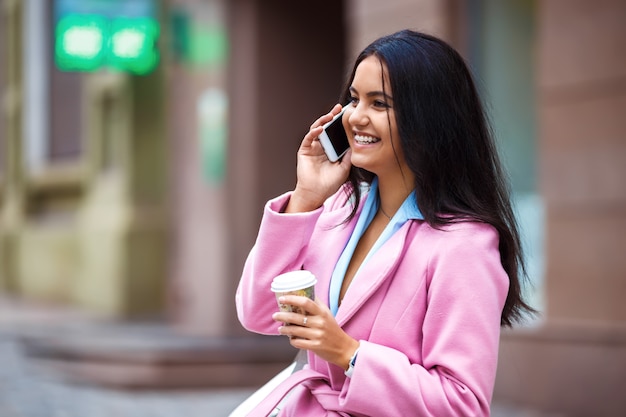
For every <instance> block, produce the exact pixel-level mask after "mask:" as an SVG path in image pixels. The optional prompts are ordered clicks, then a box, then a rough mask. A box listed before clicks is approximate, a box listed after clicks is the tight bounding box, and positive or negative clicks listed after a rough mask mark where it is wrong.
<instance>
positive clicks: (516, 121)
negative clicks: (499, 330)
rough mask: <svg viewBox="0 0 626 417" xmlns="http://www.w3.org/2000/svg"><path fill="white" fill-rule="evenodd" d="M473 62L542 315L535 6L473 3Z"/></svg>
mask: <svg viewBox="0 0 626 417" xmlns="http://www.w3.org/2000/svg"><path fill="white" fill-rule="evenodd" d="M468 5H469V8H468V12H469V28H470V29H469V32H470V33H469V39H470V43H469V61H470V64H471V65H472V67H473V69H474V72H475V74H476V75H477V78H478V82H479V86H480V85H481V84H482V87H484V90H483V91H484V99H485V102H486V107H487V111H488V112H489V115H490V117H491V121H492V124H493V128H494V131H495V134H496V140H497V142H498V146H499V149H500V151H501V156H502V160H503V163H504V165H505V168H506V169H507V171H508V173H509V175H510V177H511V182H512V188H513V197H514V203H515V209H516V212H517V215H518V221H519V223H520V229H521V230H520V231H521V235H522V240H523V242H522V244H523V247H524V250H525V252H526V263H527V267H528V275H529V278H530V280H531V284H532V287H531V288H529V294H528V299H529V301H530V303H531V304H532V305H533V307H535V308H537V309H539V310H543V275H544V271H543V264H544V261H543V257H544V253H543V246H544V245H543V239H544V213H543V204H542V200H541V197H540V196H539V194H538V192H537V175H536V172H537V170H536V155H535V154H536V124H537V122H536V117H535V97H534V91H535V80H534V68H535V65H534V58H535V57H534V55H533V51H534V32H535V28H534V25H535V18H534V16H535V2H534V1H532V0H515V1H505V2H502V1H499V0H471V1H469V2H468Z"/></svg>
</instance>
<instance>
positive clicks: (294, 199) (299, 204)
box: [284, 190, 324, 213]
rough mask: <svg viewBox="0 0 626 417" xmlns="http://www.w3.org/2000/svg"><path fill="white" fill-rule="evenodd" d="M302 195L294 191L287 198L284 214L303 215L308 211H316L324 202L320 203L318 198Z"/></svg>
mask: <svg viewBox="0 0 626 417" xmlns="http://www.w3.org/2000/svg"><path fill="white" fill-rule="evenodd" d="M303 194H304V193H301V192H298V190H294V192H293V193H292V194H291V197H290V198H289V202H288V203H287V207H285V211H284V212H285V213H304V212H308V211H313V210H317V209H318V208H320V207H322V204H324V201H320V199H319V197H316V196H310V195H306V196H305V195H303Z"/></svg>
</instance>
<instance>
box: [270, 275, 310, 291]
mask: <svg viewBox="0 0 626 417" xmlns="http://www.w3.org/2000/svg"><path fill="white" fill-rule="evenodd" d="M315 284H317V278H315V275H313V273H312V272H310V271H303V270H299V271H291V272H286V273H284V274H281V275H279V276H277V277H275V278H274V280H273V281H272V287H271V288H272V291H274V292H288V291H297V290H301V289H304V288H308V287H310V286H312V285H315Z"/></svg>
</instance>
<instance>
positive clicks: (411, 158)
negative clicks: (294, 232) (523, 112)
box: [340, 29, 535, 327]
mask: <svg viewBox="0 0 626 417" xmlns="http://www.w3.org/2000/svg"><path fill="white" fill-rule="evenodd" d="M370 56H375V57H376V58H378V59H379V60H380V62H381V66H384V67H385V68H386V71H387V75H388V80H389V85H390V87H391V93H392V96H393V103H394V104H393V109H394V114H395V117H396V123H397V126H398V134H399V136H400V143H401V146H402V149H403V151H404V157H405V159H406V162H407V164H408V167H409V169H410V170H411V171H412V172H413V174H414V176H415V184H414V188H415V190H416V198H417V205H418V207H419V209H420V211H421V212H422V214H423V216H424V219H425V221H426V222H427V223H428V224H430V225H431V226H432V227H435V228H441V227H443V226H445V225H447V224H450V223H453V222H458V221H480V222H485V223H488V224H490V225H492V226H493V227H494V228H495V229H496V230H497V231H498V233H499V237H500V239H499V249H500V258H501V262H502V266H503V267H504V269H505V271H506V272H507V274H508V276H509V281H510V284H509V292H508V295H507V299H506V302H505V305H504V309H503V311H502V317H501V324H502V325H503V326H506V327H510V326H512V325H513V324H514V323H515V322H519V321H521V319H522V318H523V317H524V316H525V314H526V313H535V310H534V309H533V308H532V307H530V306H529V305H528V304H527V303H526V302H525V301H524V300H523V297H522V289H521V279H522V278H524V277H525V276H526V268H525V265H524V258H523V254H522V246H521V241H520V236H519V230H518V226H517V222H516V219H515V215H514V212H513V209H512V206H511V202H510V190H509V186H508V178H507V177H506V175H505V173H504V170H503V168H502V165H501V162H500V159H499V156H498V152H497V149H496V145H495V142H494V138H493V133H492V130H491V128H490V125H489V121H488V117H487V115H486V112H485V111H484V106H483V103H482V101H481V98H480V96H479V93H478V90H477V88H476V84H475V82H474V79H473V77H472V74H471V72H470V70H469V68H468V66H467V65H466V63H465V61H464V59H463V58H462V57H461V55H460V54H459V53H458V52H457V51H456V50H455V49H454V48H452V47H451V46H450V45H449V44H447V43H446V42H444V41H443V40H441V39H438V38H436V37H434V36H431V35H428V34H425V33H421V32H417V31H412V30H408V29H407V30H401V31H399V32H396V33H393V34H390V35H388V36H384V37H381V38H379V39H377V40H375V41H374V42H372V43H371V44H370V45H368V46H367V47H366V48H365V49H364V50H363V51H362V52H361V53H360V54H359V55H358V57H357V59H356V61H355V63H354V66H353V68H352V71H351V73H350V75H349V77H348V80H347V83H346V85H345V86H344V88H343V90H342V94H341V97H340V100H341V102H342V103H347V102H349V100H350V92H349V87H350V85H351V84H352V82H353V80H354V75H355V72H356V68H357V67H358V65H359V64H360V63H361V61H363V60H364V59H365V58H367V57H370ZM383 85H384V82H383ZM373 178H374V174H373V173H371V172H369V171H367V170H364V169H361V168H358V167H354V166H353V167H352V169H351V172H350V175H349V178H348V182H349V183H350V186H348V187H347V190H348V193H349V197H350V199H351V200H352V201H359V199H360V197H361V187H360V185H361V184H362V183H370V184H371V181H372V180H373ZM355 213H356V206H355V207H353V212H352V214H351V215H350V218H351V217H353V216H354V215H355Z"/></svg>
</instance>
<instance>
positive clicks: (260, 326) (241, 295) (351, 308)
mask: <svg viewBox="0 0 626 417" xmlns="http://www.w3.org/2000/svg"><path fill="white" fill-rule="evenodd" d="M340 102H341V103H343V104H347V106H346V108H345V111H344V113H343V116H342V122H343V127H344V129H345V131H346V135H347V138H348V141H349V144H350V150H348V151H347V153H346V154H345V155H344V157H343V158H342V159H341V160H339V161H337V162H331V161H330V160H329V159H328V158H326V156H325V154H324V151H323V149H322V146H321V144H320V142H319V141H318V140H317V138H318V136H319V135H320V134H321V132H322V130H323V129H322V126H323V125H324V124H325V123H327V122H329V121H330V120H331V119H332V118H333V117H335V116H336V115H338V114H339V112H340V111H341V109H342V106H341V105H340V104H337V105H335V106H334V107H333V109H332V110H331V111H330V112H329V113H327V114H325V115H323V116H321V117H319V118H318V119H317V120H316V121H315V122H314V123H313V124H312V125H311V127H310V130H309V132H308V133H307V134H306V135H305V136H304V138H303V140H302V142H301V145H300V149H299V151H298V160H297V162H298V163H297V183H296V186H295V188H294V189H293V190H292V191H288V192H286V193H284V194H283V195H280V196H278V197H276V198H274V199H272V200H270V201H268V202H267V204H266V206H265V211H264V214H263V218H262V220H261V227H260V230H259V234H258V237H257V241H256V243H255V245H254V247H253V248H252V250H251V252H250V253H249V255H248V259H247V260H246V263H245V265H244V269H243V274H242V277H241V280H240V282H239V287H238V290H237V298H236V304H237V312H238V317H239V320H240V322H241V323H242V324H243V326H244V327H245V328H246V329H248V330H250V331H253V332H257V333H262V334H274V335H286V336H289V338H288V340H289V343H290V344H291V345H292V346H293V347H295V348H298V349H301V350H304V351H307V352H308V367H307V368H306V369H304V370H301V371H298V372H295V373H294V374H293V375H292V376H291V377H290V378H288V379H287V381H286V382H285V383H283V384H282V385H281V386H279V388H277V389H276V390H275V391H273V392H272V393H271V394H270V395H269V397H268V398H267V401H265V402H263V403H262V404H261V405H260V406H259V407H257V408H256V409H255V410H253V411H252V412H251V413H250V414H248V415H249V416H266V415H268V413H270V412H271V411H272V409H273V408H274V407H275V405H276V403H277V402H278V401H279V400H280V399H281V398H282V397H283V396H284V395H285V394H286V392H288V391H289V390H290V389H291V388H293V387H296V388H293V391H291V394H290V395H289V397H287V398H286V400H285V402H284V404H282V405H281V408H280V410H276V409H275V410H274V414H277V415H279V416H282V415H297V416H299V417H308V416H310V417H314V416H344V415H360V416H381V415H384V416H390V417H393V416H402V417H404V416H407V415H420V416H449V415H476V416H488V415H489V414H490V409H489V405H490V402H491V397H492V391H493V387H494V380H495V371H496V365H497V359H498V343H499V336H500V328H501V327H502V326H510V325H513V324H514V323H515V322H517V321H519V320H521V319H522V317H523V315H524V314H525V313H526V312H531V311H532V309H531V308H530V307H529V306H528V305H527V304H526V303H525V302H524V300H523V299H522V297H521V287H520V285H521V276H520V271H524V268H523V258H522V254H521V248H520V242H519V236H518V231H517V226H516V221H515V217H514V215H513V211H512V209H511V203H510V201H509V195H508V193H507V184H506V183H505V180H504V176H503V175H502V170H501V167H500V162H499V160H498V155H497V151H496V148H495V145H494V141H493V138H492V137H491V135H490V129H489V127H488V125H487V120H486V117H485V115H484V112H483V106H482V104H481V102H480V99H479V96H478V94H477V91H476V88H475V86H474V82H473V80H472V77H471V75H470V72H469V71H468V69H467V67H466V65H465V63H464V61H463V59H462V58H461V57H460V55H459V54H458V53H457V52H456V51H455V50H454V49H452V48H451V47H450V46H449V45H448V44H446V43H445V42H443V41H441V40H440V39H437V38H435V37H433V36H430V35H427V34H424V33H420V32H415V31H410V30H403V31H400V32H397V33H393V34H391V35H388V36H384V37H382V38H380V39H377V40H376V41H374V42H373V43H372V44H370V45H369V46H367V47H366V48H365V49H364V50H363V51H362V52H361V54H360V55H359V56H358V58H357V59H356V62H355V64H354V67H353V69H352V72H351V74H350V77H349V78H348V80H347V83H346V86H345V88H344V89H343V94H342V97H341V99H340ZM301 269H306V270H308V271H311V272H312V273H313V274H314V275H315V277H316V278H317V280H318V281H317V286H316V299H315V300H311V299H309V298H307V297H299V296H284V297H282V298H281V299H280V303H281V304H286V305H291V306H293V307H296V308H297V310H296V311H299V312H294V311H284V310H281V311H278V312H276V303H275V301H274V298H273V295H272V293H271V292H270V291H269V288H270V284H271V282H272V279H273V278H274V277H275V276H278V275H281V274H283V273H285V272H287V271H295V270H301ZM476 364H480V366H479V367H478V366H476ZM303 381H306V382H303ZM372 393H376V394H377V395H372ZM274 414H273V415H274Z"/></svg>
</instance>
